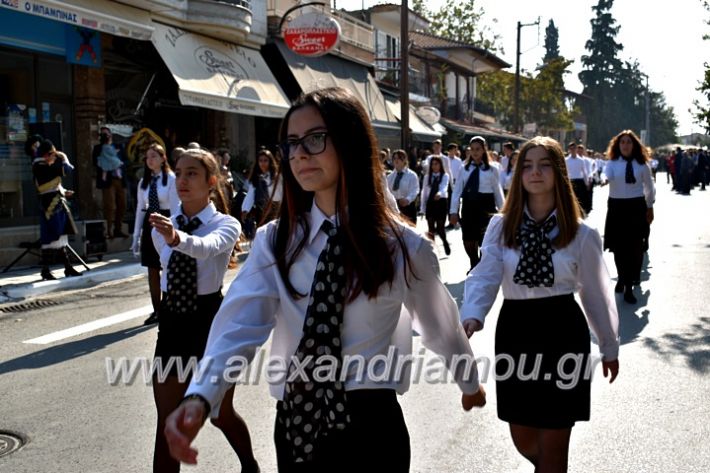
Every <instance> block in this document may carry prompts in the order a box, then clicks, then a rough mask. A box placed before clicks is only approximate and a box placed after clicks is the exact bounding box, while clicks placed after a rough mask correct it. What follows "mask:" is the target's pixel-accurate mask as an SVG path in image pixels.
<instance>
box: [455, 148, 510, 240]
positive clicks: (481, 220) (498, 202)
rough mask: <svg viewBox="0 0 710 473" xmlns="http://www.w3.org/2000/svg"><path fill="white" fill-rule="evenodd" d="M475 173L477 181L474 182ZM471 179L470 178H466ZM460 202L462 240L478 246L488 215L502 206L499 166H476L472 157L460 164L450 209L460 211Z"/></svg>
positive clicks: (489, 216)
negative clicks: (470, 159)
mask: <svg viewBox="0 0 710 473" xmlns="http://www.w3.org/2000/svg"><path fill="white" fill-rule="evenodd" d="M476 176H478V182H477V183H476V182H475V181H476ZM469 181H470V182H469ZM461 200H462V201H463V203H462V204H461V233H462V236H463V241H475V242H478V244H479V246H480V245H481V243H482V242H483V235H484V233H485V231H486V227H487V226H488V222H489V221H490V219H491V215H493V214H495V213H496V212H497V211H498V210H497V209H499V208H502V207H503V191H502V189H501V187H500V177H499V171H498V168H496V167H495V166H492V165H489V166H488V169H485V165H484V164H483V163H481V165H480V166H476V165H475V164H474V163H473V162H472V161H471V162H470V163H468V164H466V165H464V166H463V168H461V171H460V172H459V175H458V177H457V179H456V185H455V186H454V190H453V192H452V193H451V202H450V204H449V206H450V208H449V213H450V214H458V213H459V201H461Z"/></svg>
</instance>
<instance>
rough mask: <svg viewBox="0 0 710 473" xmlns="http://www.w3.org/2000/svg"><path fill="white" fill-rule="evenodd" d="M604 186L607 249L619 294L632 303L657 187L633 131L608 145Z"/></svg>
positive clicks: (619, 135) (605, 246) (634, 301)
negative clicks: (609, 253) (610, 255)
mask: <svg viewBox="0 0 710 473" xmlns="http://www.w3.org/2000/svg"><path fill="white" fill-rule="evenodd" d="M606 154H607V156H608V158H609V161H607V163H606V165H605V166H604V173H603V174H602V185H604V184H607V183H608V184H609V202H608V209H607V213H606V223H605V225H604V249H605V250H606V249H608V250H609V251H611V252H612V253H614V263H615V264H616V272H617V275H618V279H617V283H616V288H615V291H616V292H623V293H624V300H625V301H626V302H628V303H630V304H635V303H636V302H638V301H637V299H636V296H635V295H634V292H633V287H634V285H637V284H639V283H640V281H641V266H642V264H643V253H644V247H645V239H646V238H647V235H648V233H649V230H650V228H649V226H650V225H651V222H653V203H654V202H655V200H656V187H655V185H654V184H653V178H652V177H651V167H650V166H649V165H648V160H649V158H648V152H647V150H646V147H645V146H643V145H642V144H641V140H640V139H639V138H638V137H637V136H636V134H635V133H634V132H633V131H631V130H624V131H622V132H621V133H619V134H618V135H616V136H615V137H614V138H612V140H611V141H610V142H609V147H608V148H607V151H606Z"/></svg>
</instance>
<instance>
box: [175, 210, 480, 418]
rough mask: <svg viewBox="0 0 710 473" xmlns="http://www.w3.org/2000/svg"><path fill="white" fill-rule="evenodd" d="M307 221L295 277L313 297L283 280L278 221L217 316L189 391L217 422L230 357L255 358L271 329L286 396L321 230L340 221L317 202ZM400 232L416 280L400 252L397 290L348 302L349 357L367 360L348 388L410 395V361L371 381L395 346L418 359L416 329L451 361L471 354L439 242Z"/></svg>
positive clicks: (467, 382)
mask: <svg viewBox="0 0 710 473" xmlns="http://www.w3.org/2000/svg"><path fill="white" fill-rule="evenodd" d="M307 218H308V221H309V225H310V234H309V235H308V238H307V240H306V245H305V246H304V248H303V250H302V251H301V253H299V255H298V257H297V258H296V260H295V263H294V264H293V266H292V267H291V270H290V274H289V278H290V281H291V283H292V284H293V287H294V288H295V289H296V291H298V292H299V293H301V294H306V296H305V297H302V298H300V299H294V298H293V297H292V296H291V294H290V293H289V291H288V290H287V289H286V286H285V285H284V283H283V281H282V279H281V275H280V274H279V271H278V268H277V266H276V257H275V255H274V253H273V248H272V245H271V242H272V238H273V236H274V233H275V232H276V229H277V225H278V222H276V221H273V222H269V223H268V224H266V225H264V226H262V227H261V228H259V229H258V230H257V233H256V237H255V239H254V243H253V245H252V248H251V251H250V254H249V257H248V258H247V260H246V262H245V263H244V265H243V266H242V269H241V271H239V274H238V275H237V277H236V278H235V279H234V281H233V282H232V285H231V287H230V288H229V291H228V292H227V295H226V297H225V299H224V301H223V302H222V306H221V307H220V310H219V312H218V313H217V315H216V316H215V319H214V322H213V323H212V329H211V330H210V335H209V338H208V340H207V348H206V350H205V358H204V359H203V361H202V362H201V364H200V368H201V369H202V368H206V372H205V375H204V376H201V377H200V378H201V379H197V378H193V380H192V382H191V384H190V386H189V388H188V389H187V394H188V395H189V394H200V395H202V396H204V397H205V399H207V400H208V401H209V403H210V405H211V406H212V408H213V409H212V416H213V417H214V416H216V415H217V414H218V413H219V406H220V403H221V399H222V397H223V396H224V393H225V392H226V391H227V389H228V388H229V387H230V384H229V382H228V380H225V379H224V378H225V376H223V373H224V370H225V368H226V367H227V365H228V364H229V363H228V360H229V359H230V357H233V356H243V357H246V358H247V359H248V360H249V361H251V360H252V359H253V358H254V356H255V352H256V350H257V348H258V347H260V346H261V345H262V344H263V343H264V342H266V340H267V339H268V338H269V335H270V334H271V333H272V331H273V339H272V343H271V358H270V361H269V365H268V366H272V367H273V366H275V364H274V362H276V365H278V362H281V364H280V365H279V366H280V368H279V369H280V373H281V376H279V375H272V378H271V384H270V392H271V395H272V396H273V397H274V398H276V399H282V398H283V392H284V381H285V380H284V377H285V376H283V375H285V373H286V370H287V368H288V364H289V361H290V359H291V357H292V356H293V355H294V354H295V352H296V348H297V346H298V344H299V342H300V339H301V337H302V335H303V323H304V320H305V317H306V311H307V308H308V301H309V297H308V294H309V293H310V290H311V285H312V282H313V276H314V274H315V269H316V263H317V261H318V257H319V255H320V253H321V252H322V251H323V249H324V248H325V245H326V242H327V236H326V235H325V234H324V233H323V232H322V231H320V227H321V224H322V223H323V221H324V220H326V219H328V220H330V221H331V222H333V221H334V218H328V217H326V215H325V214H324V213H323V212H322V211H321V210H320V209H319V208H318V207H317V206H316V205H315V203H314V204H313V206H312V208H311V212H310V213H308V214H307ZM298 229H299V230H298V231H297V234H296V236H295V238H294V240H293V242H294V243H293V245H295V244H296V243H297V242H299V241H300V240H301V237H302V233H300V232H301V231H302V230H301V227H300V226H299V227H298ZM400 230H401V231H402V234H403V240H404V242H405V244H406V245H407V248H408V252H409V256H410V262H411V269H412V270H413V271H414V273H415V274H416V276H417V277H416V278H415V277H411V276H410V277H408V282H409V284H407V281H405V270H404V264H403V258H402V255H401V253H400V252H397V251H395V252H394V254H395V255H396V256H395V268H394V275H395V276H394V280H393V281H392V285H391V286H390V285H389V284H387V283H385V284H383V285H382V287H381V288H380V292H379V294H378V296H377V298H373V299H370V298H368V296H367V294H364V293H362V294H360V295H359V296H358V297H357V298H356V299H355V300H354V301H352V302H348V303H347V304H346V305H345V308H344V313H343V325H342V331H341V340H342V354H343V357H345V356H349V357H352V356H354V355H355V356H358V355H359V356H362V357H363V358H364V360H365V362H366V366H367V368H366V369H365V370H364V371H363V376H361V377H360V378H359V379H354V378H353V377H352V376H349V377H348V379H347V380H346V382H345V389H346V390H354V389H368V388H377V389H383V388H384V389H386V388H391V389H395V390H397V392H399V393H400V394H402V393H404V392H405V391H406V390H407V388H408V386H409V374H410V369H409V368H410V367H411V363H409V364H408V365H407V366H406V367H405V368H404V370H403V372H402V373H403V376H399V377H398V379H391V378H390V377H387V378H386V379H385V380H382V379H380V380H377V379H372V376H373V373H372V372H371V371H370V369H369V364H367V363H369V362H370V361H372V360H373V357H375V356H376V355H379V356H378V358H376V359H375V360H377V359H379V358H381V357H382V356H383V355H386V354H387V353H388V351H389V350H390V349H391V348H390V347H394V348H396V350H397V352H398V354H399V355H404V356H406V355H409V354H411V348H412V328H413V326H412V325H413V324H414V328H416V330H417V332H418V333H419V334H420V335H421V337H422V338H421V339H422V343H423V344H424V346H425V347H427V348H429V349H430V350H432V351H433V352H435V353H437V354H439V355H441V356H443V357H444V358H445V359H446V360H451V358H452V356H454V355H462V356H472V352H471V346H470V345H469V342H468V339H467V338H466V335H465V334H464V332H463V329H462V327H461V324H460V323H459V320H458V308H457V306H456V302H455V301H454V300H453V299H452V297H451V294H449V291H448V290H447V289H446V286H444V284H443V283H442V281H441V279H440V277H439V263H438V259H437V256H436V253H435V252H434V247H433V244H432V242H431V241H429V240H428V239H427V238H425V237H424V236H423V235H420V234H419V233H417V231H416V230H415V229H413V228H410V227H409V226H406V225H401V226H400ZM391 244H392V245H393V247H395V245H396V244H397V243H396V240H395V239H394V238H392V239H391ZM379 364H380V365H383V364H384V363H379ZM375 366H377V365H375ZM373 371H376V370H373ZM230 374H233V372H232V371H230ZM351 374H352V373H351ZM375 375H376V373H375ZM455 379H456V381H457V383H458V385H459V386H460V388H461V390H462V391H463V392H465V393H469V394H471V393H474V392H476V391H477V390H478V372H477V371H476V370H475V369H473V370H471V373H470V374H469V376H467V377H466V379H464V377H463V376H462V375H460V374H459V375H456V376H455Z"/></svg>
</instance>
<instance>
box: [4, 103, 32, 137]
mask: <svg viewBox="0 0 710 473" xmlns="http://www.w3.org/2000/svg"><path fill="white" fill-rule="evenodd" d="M26 109H27V106H26V105H23V104H19V103H15V104H10V105H8V106H7V141H25V140H26V139H27V127H26V126H25V124H26V122H25V110H26Z"/></svg>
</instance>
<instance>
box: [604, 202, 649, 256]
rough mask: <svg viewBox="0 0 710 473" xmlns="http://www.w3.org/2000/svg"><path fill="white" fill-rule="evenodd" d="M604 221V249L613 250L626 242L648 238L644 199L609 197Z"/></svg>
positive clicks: (621, 248) (621, 247)
mask: <svg viewBox="0 0 710 473" xmlns="http://www.w3.org/2000/svg"><path fill="white" fill-rule="evenodd" d="M607 205H608V209H607V212H606V222H605V223H604V249H605V250H610V251H611V252H615V251H617V250H622V251H623V249H624V248H625V247H626V246H628V245H626V243H628V242H634V241H641V240H645V239H646V238H648V234H649V230H650V228H649V225H648V221H647V220H646V199H645V198H643V197H635V198H632V199H611V198H610V199H609V200H608V203H607Z"/></svg>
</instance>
